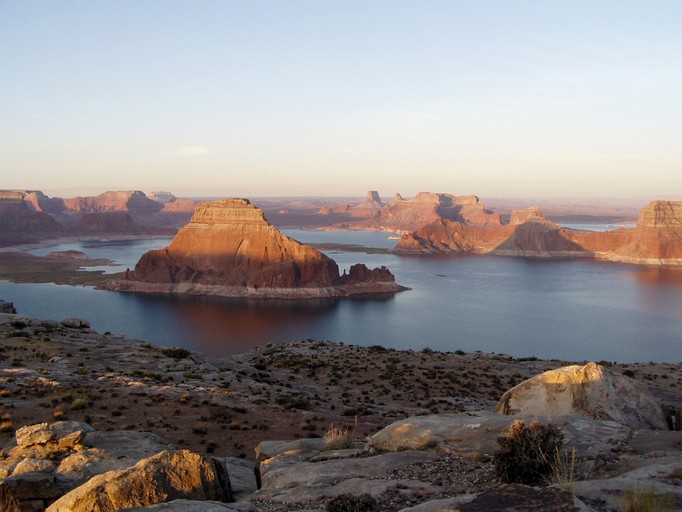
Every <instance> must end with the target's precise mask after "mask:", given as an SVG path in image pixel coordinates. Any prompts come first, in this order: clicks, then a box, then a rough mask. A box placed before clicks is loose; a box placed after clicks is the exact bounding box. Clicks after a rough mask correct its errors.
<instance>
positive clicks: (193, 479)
mask: <svg viewBox="0 0 682 512" xmlns="http://www.w3.org/2000/svg"><path fill="white" fill-rule="evenodd" d="M181 498H184V499H190V500H214V501H222V502H227V501H230V500H231V498H232V496H231V491H230V483H229V478H228V476H227V472H226V471H225V469H224V467H223V466H222V465H220V464H216V462H215V461H213V460H212V459H209V458H207V457H204V456H202V455H199V454H197V453H193V452H190V451H188V450H179V451H165V452H161V453H159V454H157V455H155V456H153V457H150V458H148V459H143V460H141V461H140V462H138V463H137V464H135V466H133V467H132V468H127V469H122V470H118V471H109V472H107V473H103V474H101V475H98V476H95V477H93V478H91V479H90V480H89V481H88V482H86V483H85V484H83V485H81V486H80V487H77V488H76V489H74V490H73V491H71V492H69V493H67V494H65V495H64V496H62V497H61V498H60V499H58V500H57V501H55V502H54V503H53V504H52V505H50V506H49V507H48V508H47V512H113V511H115V510H120V509H126V508H134V507H145V506H148V505H154V504H157V503H163V502H166V501H171V500H174V499H181Z"/></svg>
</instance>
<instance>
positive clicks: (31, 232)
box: [0, 191, 61, 245]
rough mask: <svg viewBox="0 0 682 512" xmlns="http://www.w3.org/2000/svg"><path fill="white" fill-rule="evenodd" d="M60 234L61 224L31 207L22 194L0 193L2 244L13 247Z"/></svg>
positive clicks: (13, 192)
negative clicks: (19, 243) (12, 245)
mask: <svg viewBox="0 0 682 512" xmlns="http://www.w3.org/2000/svg"><path fill="white" fill-rule="evenodd" d="M60 232H61V226H60V225H59V223H58V222H57V221H55V220H54V219H53V218H52V217H50V216H49V215H48V214H47V213H44V212H42V211H35V210H33V208H31V207H29V203H27V202H25V201H24V194H23V193H22V192H15V191H0V243H2V244H3V245H11V244H14V243H18V242H25V241H32V240H34V239H36V238H40V237H44V236H46V235H51V236H55V235H57V234H59V233H60Z"/></svg>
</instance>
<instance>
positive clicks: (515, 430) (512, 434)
mask: <svg viewBox="0 0 682 512" xmlns="http://www.w3.org/2000/svg"><path fill="white" fill-rule="evenodd" d="M497 442H498V444H499V445H500V450H499V451H498V452H497V453H496V454H495V458H494V462H495V472H496V474H497V476H498V478H500V480H502V481H503V482H505V483H520V484H525V485H539V484H542V483H545V482H546V481H547V480H548V479H549V478H550V476H551V474H552V467H553V463H554V457H555V454H557V453H559V452H560V451H561V447H562V446H563V442H564V433H563V432H562V430H561V429H560V428H559V427H557V426H555V425H551V424H550V425H541V424H540V423H538V422H537V421H536V420H533V421H532V422H531V424H530V425H526V424H525V423H524V421H523V420H516V421H514V423H512V424H511V426H510V427H509V430H508V431H507V432H506V433H505V434H504V435H503V436H501V437H498V438H497Z"/></svg>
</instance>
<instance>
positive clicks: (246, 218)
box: [108, 199, 405, 298]
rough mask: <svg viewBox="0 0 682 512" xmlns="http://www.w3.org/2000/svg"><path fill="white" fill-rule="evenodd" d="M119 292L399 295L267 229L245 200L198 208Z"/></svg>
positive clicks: (391, 284)
mask: <svg viewBox="0 0 682 512" xmlns="http://www.w3.org/2000/svg"><path fill="white" fill-rule="evenodd" d="M108 288H110V289H115V290H120V291H135V292H152V293H183V294H191V295H221V296H233V297H285V298H289V297H291V298H306V297H330V296H332V297H334V296H346V295H355V294H361V293H381V292H397V291H400V290H404V289H405V288H404V287H401V286H399V285H397V284H396V283H395V278H394V277H393V275H392V274H391V273H390V272H389V271H388V269H385V268H382V269H375V270H374V271H370V270H369V269H367V268H366V267H365V266H364V265H355V266H354V267H353V268H352V269H351V273H350V274H349V275H344V276H340V275H339V268H338V266H337V264H336V262H335V261H334V260H332V259H331V258H329V257H327V256H325V255H324V254H322V253H321V252H320V251H318V250H316V249H314V248H313V247H311V246H309V245H305V244H301V243H299V242H297V241H296V240H293V239H291V238H289V237H287V236H285V235H284V234H282V233H281V232H280V231H279V230H278V229H277V228H275V227H274V226H272V225H271V224H270V223H268V221H267V220H266V219H265V217H264V215H263V211H262V210H260V209H258V208H255V207H254V206H253V205H252V204H251V203H250V202H249V201H248V200H246V199H226V200H223V201H214V202H206V203H201V204H199V206H197V208H196V211H195V213H194V216H193V217H192V221H191V222H190V223H189V224H188V225H187V226H185V227H184V228H182V229H181V230H180V231H179V232H178V234H177V235H176V236H175V238H174V239H173V241H172V242H171V244H170V245H169V246H168V247H166V248H164V249H159V250H155V251H150V252H148V253H146V254H145V255H143V256H142V258H141V259H140V261H139V262H138V264H137V265H136V266H135V270H134V271H132V272H126V275H125V279H122V280H119V281H116V282H113V283H111V284H110V285H108Z"/></svg>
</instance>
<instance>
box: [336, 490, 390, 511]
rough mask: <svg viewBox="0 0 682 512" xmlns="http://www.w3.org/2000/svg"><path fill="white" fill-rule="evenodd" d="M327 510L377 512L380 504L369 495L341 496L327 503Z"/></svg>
mask: <svg viewBox="0 0 682 512" xmlns="http://www.w3.org/2000/svg"><path fill="white" fill-rule="evenodd" d="M325 510H326V511H327V512H376V511H378V510H379V504H378V503H377V500H375V499H374V498H372V497H371V496H370V495H369V494H361V495H360V496H353V495H351V494H341V495H340V496H337V497H336V498H334V499H333V500H331V501H330V502H329V503H327V507H326V508H325Z"/></svg>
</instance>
